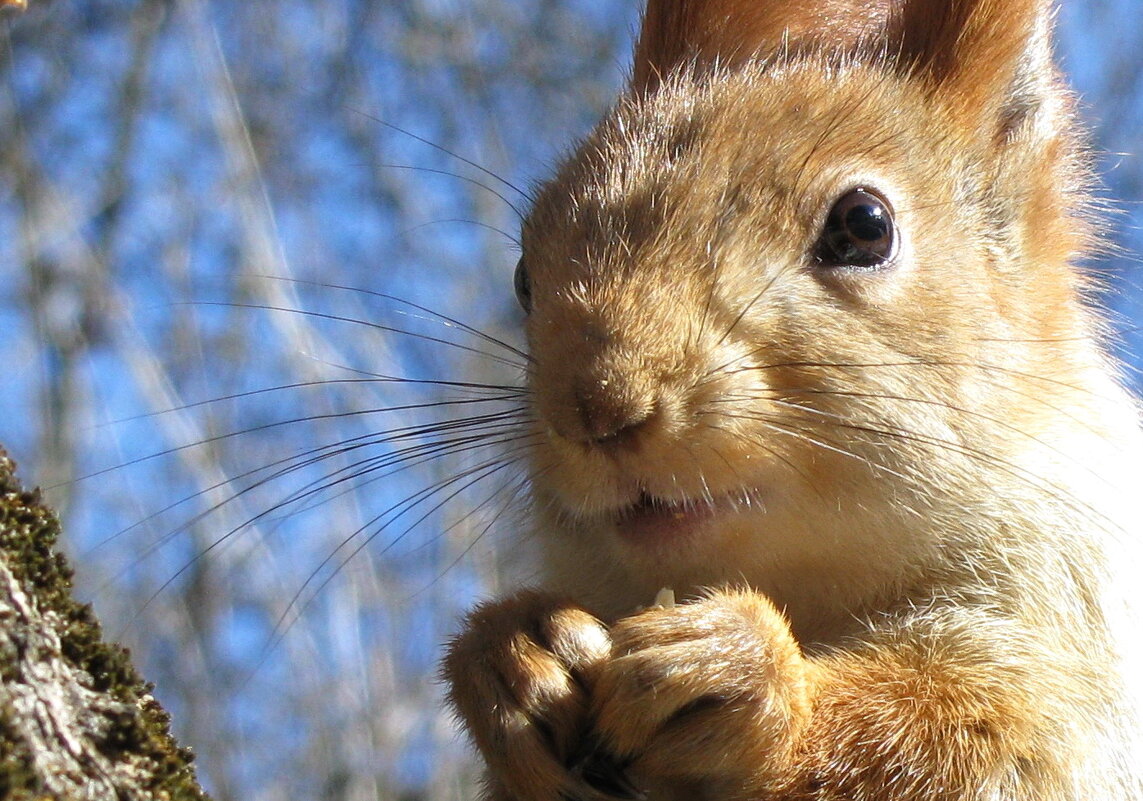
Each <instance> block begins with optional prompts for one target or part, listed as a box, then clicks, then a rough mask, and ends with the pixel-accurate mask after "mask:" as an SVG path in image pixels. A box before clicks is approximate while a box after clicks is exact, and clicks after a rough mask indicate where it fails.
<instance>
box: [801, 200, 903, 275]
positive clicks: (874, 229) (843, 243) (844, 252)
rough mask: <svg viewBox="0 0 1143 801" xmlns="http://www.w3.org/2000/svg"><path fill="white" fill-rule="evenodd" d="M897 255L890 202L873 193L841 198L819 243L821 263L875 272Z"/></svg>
mask: <svg viewBox="0 0 1143 801" xmlns="http://www.w3.org/2000/svg"><path fill="white" fill-rule="evenodd" d="M896 252H897V228H896V226H895V225H894V224H893V209H892V208H891V207H890V206H889V203H888V201H886V200H885V198H883V197H881V196H880V195H879V194H877V193H876V192H874V191H872V190H870V189H862V188H858V189H852V190H850V191H849V192H846V193H845V194H844V195H842V196H841V197H840V198H839V199H838V200H837V202H836V203H834V204H833V208H832V209H830V212H829V216H828V217H826V222H825V228H824V229H822V234H821V238H820V239H819V240H818V246H817V253H816V256H817V259H818V263H819V264H821V265H822V266H825V267H858V268H862V269H875V268H877V267H880V266H881V265H883V264H885V263H886V262H888V261H889V260H891V259H892V258H893V256H894V254H895V253H896Z"/></svg>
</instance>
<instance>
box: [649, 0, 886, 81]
mask: <svg viewBox="0 0 1143 801" xmlns="http://www.w3.org/2000/svg"><path fill="white" fill-rule="evenodd" d="M897 2H900V0H818V2H804V0H647V10H646V11H645V12H644V14H643V27H642V30H641V31H640V33H639V43H638V44H637V45H636V47H635V64H634V69H633V71H632V79H631V85H632V88H633V89H634V90H636V91H647V90H650V89H654V88H655V87H656V86H657V85H658V84H659V81H660V80H661V79H662V78H663V76H665V75H666V74H667V73H669V72H670V71H671V70H672V69H674V68H675V67H678V66H679V65H681V64H684V63H688V62H693V63H695V64H698V65H706V64H714V63H719V64H723V65H726V64H734V63H736V62H741V61H745V60H748V59H749V58H751V57H753V56H755V55H758V54H763V55H765V54H767V53H772V52H774V51H777V50H780V49H784V48H791V47H801V46H804V45H812V46H815V47H824V48H826V49H830V48H831V47H832V46H833V45H832V43H837V45H838V46H839V47H840V46H842V45H843V44H844V45H845V46H846V47H847V49H850V50H852V49H855V48H856V47H857V46H859V45H860V44H861V43H862V42H866V41H868V40H870V39H871V38H876V37H877V35H878V34H880V33H881V32H883V31H884V30H885V28H886V24H887V22H888V20H889V17H890V15H891V13H892V10H893V7H894V6H895V4H896V3H897Z"/></svg>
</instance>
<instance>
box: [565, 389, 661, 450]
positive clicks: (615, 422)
mask: <svg viewBox="0 0 1143 801" xmlns="http://www.w3.org/2000/svg"><path fill="white" fill-rule="evenodd" d="M575 406H576V411H577V413H578V415H579V422H580V425H581V426H582V429H583V436H584V439H585V441H587V442H590V443H592V444H595V445H599V446H604V447H611V446H616V445H624V444H627V443H630V442H631V441H632V440H633V438H634V437H635V436H636V435H637V434H638V432H639V431H641V430H642V429H644V428H646V427H647V425H648V423H650V422H651V421H652V420H653V419H654V418H655V416H656V414H657V413H658V402H657V400H656V398H655V397H654V395H653V393H651V392H640V391H638V389H636V388H635V387H633V386H631V385H630V384H627V383H626V382H623V384H617V383H616V382H613V381H609V380H607V379H599V380H596V381H585V382H583V383H581V384H580V385H579V386H578V387H576V389H575Z"/></svg>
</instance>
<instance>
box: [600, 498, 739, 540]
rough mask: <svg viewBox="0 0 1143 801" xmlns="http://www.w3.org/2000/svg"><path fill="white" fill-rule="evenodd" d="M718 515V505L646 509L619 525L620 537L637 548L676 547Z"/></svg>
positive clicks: (626, 516)
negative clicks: (651, 546)
mask: <svg viewBox="0 0 1143 801" xmlns="http://www.w3.org/2000/svg"><path fill="white" fill-rule="evenodd" d="M717 513H718V507H717V505H715V504H710V503H702V504H697V505H693V506H682V505H680V506H665V507H658V508H657V507H647V508H643V509H638V510H634V511H630V512H627V513H625V514H623V515H621V516H620V517H619V519H618V520H617V521H616V528H617V530H618V532H619V536H620V537H621V538H622V539H624V540H626V541H628V542H631V543H635V544H638V545H644V546H646V545H662V544H666V543H677V542H678V541H679V540H681V539H684V538H686V537H688V536H690V535H691V534H693V533H695V532H696V531H697V530H698V529H699V527H700V526H702V524H703V523H706V522H707V521H709V520H711V519H712V518H714V517H715V515H716V514H717Z"/></svg>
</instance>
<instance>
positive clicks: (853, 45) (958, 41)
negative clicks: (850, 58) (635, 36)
mask: <svg viewBox="0 0 1143 801" xmlns="http://www.w3.org/2000/svg"><path fill="white" fill-rule="evenodd" d="M1050 31H1051V13H1050V7H1049V0H816V1H815V2H806V0H647V9H646V12H645V13H644V15H643V27H642V31H641V32H640V34H639V42H638V44H637V45H636V48H635V64H634V69H633V72H632V80H631V85H632V89H634V90H635V91H637V92H642V91H648V90H652V89H654V88H655V87H656V86H657V85H658V84H659V81H660V80H661V78H662V77H663V76H664V75H666V74H667V73H668V72H670V71H671V70H672V69H674V68H676V67H679V66H680V65H683V64H687V63H694V64H695V65H697V66H704V65H710V64H715V63H718V64H722V65H733V64H735V63H738V62H742V61H746V60H748V59H750V58H752V57H757V56H759V55H761V56H765V55H767V54H770V53H774V52H779V51H790V50H803V49H812V50H820V51H824V52H826V53H838V54H855V55H858V54H861V53H864V54H868V55H872V56H875V57H880V58H886V57H888V59H889V60H890V62H893V63H896V65H898V68H900V69H901V70H903V71H908V72H911V73H914V74H918V75H921V76H924V77H925V78H927V79H929V80H930V81H931V82H932V85H933V89H934V90H935V92H936V93H937V94H938V96H940V97H942V98H945V99H947V100H950V101H952V102H954V103H956V104H957V107H958V109H961V110H963V111H964V112H965V113H967V114H970V115H972V116H973V117H977V118H978V119H979V118H980V117H979V115H980V114H981V112H984V113H989V114H997V113H998V114H999V115H1000V118H1001V120H1002V123H1001V124H1002V126H1004V127H1005V129H1006V130H1012V129H1014V128H1015V127H1017V126H1018V125H1020V124H1021V123H1022V122H1023V121H1024V120H1025V119H1027V118H1028V117H1029V116H1030V115H1032V114H1034V113H1035V112H1036V111H1037V110H1038V109H1040V108H1041V107H1043V106H1045V101H1046V100H1048V99H1049V98H1051V97H1053V96H1054V95H1055V86H1056V77H1055V71H1054V69H1053V67H1052V62H1051V47H1050V42H1049V39H1050ZM981 121H982V122H983V120H981Z"/></svg>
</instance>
